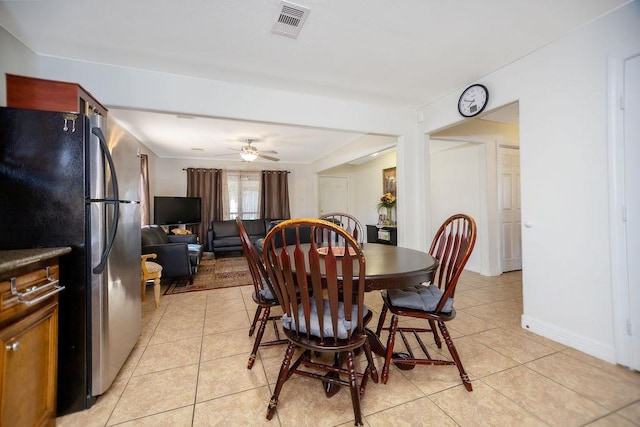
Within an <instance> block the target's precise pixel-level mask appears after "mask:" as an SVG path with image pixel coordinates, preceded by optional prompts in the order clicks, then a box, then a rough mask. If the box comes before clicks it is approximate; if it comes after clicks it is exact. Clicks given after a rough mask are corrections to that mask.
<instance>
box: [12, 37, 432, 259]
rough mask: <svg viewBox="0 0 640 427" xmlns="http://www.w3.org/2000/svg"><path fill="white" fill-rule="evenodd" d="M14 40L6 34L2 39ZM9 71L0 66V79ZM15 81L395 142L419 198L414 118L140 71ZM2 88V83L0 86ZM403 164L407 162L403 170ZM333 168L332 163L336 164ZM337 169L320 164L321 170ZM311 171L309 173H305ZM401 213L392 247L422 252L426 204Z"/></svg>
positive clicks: (308, 196)
mask: <svg viewBox="0 0 640 427" xmlns="http://www.w3.org/2000/svg"><path fill="white" fill-rule="evenodd" d="M7 37H8V38H12V36H11V35H9V34H8V33H6V32H4V31H3V32H1V33H0V38H3V39H4V38H7ZM8 69H9V68H8V67H7V63H6V62H5V61H4V58H3V61H2V63H0V72H5V71H7V70H8ZM18 71H19V72H20V74H24V75H28V76H32V77H39V78H45V79H53V80H63V81H71V82H76V83H79V84H80V85H82V86H83V87H84V88H85V89H87V90H89V91H90V92H91V93H92V94H93V95H94V96H95V97H96V98H97V99H99V100H100V101H101V103H102V104H104V105H105V106H107V107H121V108H135V109H143V110H150V111H165V112H172V113H181V114H199V115H206V116H211V117H224V118H235V119H246V120H254V121H263V122H271V123H281V124H293V125H300V126H313V127H319V128H328V129H337V130H348V131H356V132H363V133H373V134H379V135H395V136H398V138H397V143H398V166H399V167H398V175H399V176H398V179H399V180H402V181H403V182H405V183H406V184H405V186H404V187H402V188H401V189H400V196H402V192H407V194H412V193H414V192H416V193H420V194H422V192H421V190H420V188H422V186H423V185H424V183H422V182H420V181H419V180H416V179H404V177H403V175H404V174H409V173H411V172H412V167H413V166H411V164H412V163H414V162H416V161H417V160H416V158H418V159H420V158H423V157H424V154H423V153H422V150H423V147H422V146H421V144H418V137H419V134H418V132H417V127H416V121H415V117H416V116H415V112H414V111H410V110H407V109H402V108H398V107H395V106H388V105H382V104H373V103H363V102H355V101H349V100H345V99H337V98H328V97H323V96H315V95H307V94H302V93H293V92H287V91H282V90H273V89H267V88H260V87H251V86H242V85H239V84H235V83H228V82H222V81H215V80H206V79H202V78H193V77H186V76H178V75H174V74H167V73H160V72H151V71H145V70H139V69H131V68H123V67H115V66H109V65H104V64H94V63H87V62H80V61H72V60H66V59H61V58H52V57H40V56H38V57H37V60H36V64H34V65H33V66H30V67H26V68H24V69H21V70H18ZM2 85H3V86H4V81H2ZM403 163H406V164H407V166H406V167H405V166H404V165H403ZM336 164H337V163H336ZM330 166H335V164H333V165H325V166H324V168H326V167H330ZM309 169H311V167H309ZM294 187H295V191H296V194H297V195H298V196H299V197H300V198H301V199H300V200H296V201H295V204H296V206H302V207H303V208H302V209H301V210H303V211H304V212H305V213H306V212H314V206H315V197H317V188H316V187H317V185H316V180H315V177H313V179H307V178H306V177H305V176H303V174H301V175H300V176H299V177H297V178H296V181H295V183H294ZM407 203H408V204H410V206H407V209H405V210H401V211H399V218H398V219H399V220H400V221H401V222H404V223H413V224H415V226H414V229H413V232H412V233H407V234H406V235H405V234H403V233H402V232H400V233H399V236H398V240H399V242H400V243H401V244H403V245H405V246H408V247H415V248H418V249H421V248H423V247H424V240H423V237H421V236H425V235H426V232H425V226H424V221H423V219H422V218H423V217H424V216H425V215H427V213H426V211H425V209H426V203H425V200H424V199H407Z"/></svg>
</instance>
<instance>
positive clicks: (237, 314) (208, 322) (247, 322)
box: [204, 309, 253, 335]
mask: <svg viewBox="0 0 640 427" xmlns="http://www.w3.org/2000/svg"><path fill="white" fill-rule="evenodd" d="M252 320H253V318H251V319H250V318H249V316H248V315H247V311H246V310H244V309H243V310H241V311H233V312H222V313H220V312H209V311H208V312H207V317H206V318H205V320H204V334H205V335H208V334H215V333H219V332H226V331H232V330H237V329H247V330H248V328H249V326H251V321H252Z"/></svg>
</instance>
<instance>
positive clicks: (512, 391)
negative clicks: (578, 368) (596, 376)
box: [482, 366, 609, 426]
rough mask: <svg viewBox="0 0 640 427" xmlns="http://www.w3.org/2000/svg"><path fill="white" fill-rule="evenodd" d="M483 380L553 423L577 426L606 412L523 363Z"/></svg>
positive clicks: (553, 424)
mask: <svg viewBox="0 0 640 427" xmlns="http://www.w3.org/2000/svg"><path fill="white" fill-rule="evenodd" d="M482 381H483V382H484V383H486V384H488V385H489V386H491V387H492V388H493V389H495V390H496V391H498V392H500V393H501V394H503V395H505V396H507V397H508V398H509V399H511V400H512V401H514V402H515V403H517V404H518V405H520V406H522V407H523V408H525V409H526V410H527V411H529V412H531V413H532V414H534V415H536V416H537V417H538V418H540V419H541V420H543V421H544V422H546V423H548V424H549V425H552V426H579V425H583V424H585V423H587V422H590V421H593V420H595V419H597V418H599V417H601V416H603V415H605V414H607V413H608V412H609V410H608V409H607V408H605V407H604V406H602V405H599V404H598V403H596V402H594V401H592V400H589V399H587V398H585V397H582V396H580V395H579V394H578V393H576V392H574V391H572V390H570V389H568V388H566V387H564V386H562V385H560V384H558V383H556V382H555V381H552V380H550V379H549V378H547V377H545V376H542V375H540V374H538V373H537V372H534V371H532V370H530V369H529V368H526V367H524V366H518V367H515V368H512V369H509V370H506V371H503V372H499V373H497V374H494V375H490V376H488V377H485V378H483V380H482Z"/></svg>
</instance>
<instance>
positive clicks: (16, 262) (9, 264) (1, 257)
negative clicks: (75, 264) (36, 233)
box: [0, 247, 71, 274]
mask: <svg viewBox="0 0 640 427" xmlns="http://www.w3.org/2000/svg"><path fill="white" fill-rule="evenodd" d="M69 252H71V248H69V247H56V248H35V249H14V250H8V251H2V250H0V274H1V273H5V272H7V271H11V270H13V269H15V268H19V267H23V266H25V265H29V264H32V263H34V262H38V261H42V260H44V259H49V258H54V257H57V256H60V255H64V254H68V253H69Z"/></svg>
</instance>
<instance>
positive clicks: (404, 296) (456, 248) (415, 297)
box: [376, 214, 476, 391]
mask: <svg viewBox="0 0 640 427" xmlns="http://www.w3.org/2000/svg"><path fill="white" fill-rule="evenodd" d="M475 242H476V223H475V221H474V219H473V218H472V217H470V216H468V215H463V214H457V215H453V216H451V217H449V218H448V219H447V220H446V221H445V222H444V223H443V224H442V225H441V226H440V228H439V229H438V231H437V232H436V235H435V237H434V239H433V242H432V243H431V248H430V249H429V253H430V254H431V256H433V257H434V258H435V259H437V260H438V262H439V265H438V269H437V270H436V272H435V276H434V280H433V282H432V283H430V284H428V286H424V285H422V284H417V285H415V286H412V287H409V288H404V289H390V290H387V291H382V299H383V301H384V306H383V308H382V311H381V313H380V319H379V320H378V327H377V329H376V335H377V336H378V337H380V333H381V332H382V330H388V331H389V336H388V338H387V348H386V355H385V361H384V366H383V368H382V383H383V384H386V382H387V380H388V378H389V368H390V364H391V362H393V363H395V364H396V366H398V367H399V368H400V369H410V368H412V367H414V366H415V365H456V367H457V368H458V371H459V372H460V377H461V378H462V382H463V384H464V386H465V388H466V389H467V390H468V391H472V390H473V387H472V385H471V381H470V380H469V376H468V375H467V373H466V372H465V370H464V367H463V366H462V361H461V360H460V356H459V355H458V351H457V350H456V347H455V345H454V344H453V341H452V339H451V336H450V335H449V332H448V330H447V326H446V324H445V322H448V321H450V320H453V319H454V318H455V317H456V311H455V309H454V308H453V298H454V294H455V290H456V285H457V283H458V278H459V277H460V274H461V273H462V270H463V269H464V266H465V264H466V263H467V260H468V259H469V256H470V255H471V252H472V251H473V247H474V245H475ZM388 311H390V312H391V313H392V316H391V322H390V324H389V326H388V327H383V326H384V321H385V317H386V314H387V312H388ZM399 316H405V317H414V318H419V319H425V320H426V321H427V323H428V324H429V328H418V327H399V326H398V317H399ZM436 324H437V326H438V329H439V330H440V333H441V334H442V337H443V339H444V342H445V343H446V345H447V348H448V349H449V353H450V354H451V357H452V358H453V361H450V360H440V359H434V358H432V356H431V354H430V353H429V351H428V349H427V347H426V346H425V345H424V342H423V341H422V340H421V339H420V337H419V336H418V333H423V332H431V333H432V334H433V337H434V340H435V342H436V344H437V346H438V348H441V346H442V344H441V341H440V338H439V336H438V333H437V330H436ZM397 333H400V336H401V338H402V340H403V342H404V344H405V346H406V348H407V352H408V353H394V352H393V347H394V344H395V340H396V334H397ZM408 334H411V335H413V337H414V338H415V341H416V342H417V343H418V345H419V346H420V349H421V350H422V352H423V353H424V355H425V358H418V357H416V356H415V355H414V353H413V349H412V348H411V346H410V344H409V340H408V338H407V335H408ZM411 335H409V336H411Z"/></svg>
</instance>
